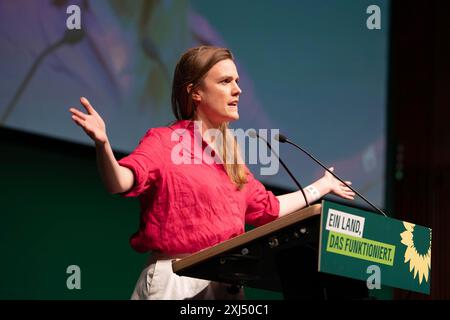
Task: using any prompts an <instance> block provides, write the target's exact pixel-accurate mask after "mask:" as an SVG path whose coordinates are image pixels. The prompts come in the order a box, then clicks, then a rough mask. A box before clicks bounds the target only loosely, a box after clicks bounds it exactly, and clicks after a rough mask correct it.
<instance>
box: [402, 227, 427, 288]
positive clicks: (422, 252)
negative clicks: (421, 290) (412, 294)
mask: <svg viewBox="0 0 450 320" xmlns="http://www.w3.org/2000/svg"><path fill="white" fill-rule="evenodd" d="M403 225H404V226H405V229H406V230H405V231H403V232H402V233H401V234H400V236H401V237H402V241H401V242H402V243H403V244H404V245H405V246H406V251H405V263H408V261H409V271H410V272H412V271H413V269H414V279H415V278H416V276H417V275H419V284H421V283H422V279H423V278H425V281H426V282H428V275H429V273H430V269H431V229H429V228H416V229H415V226H416V225H415V224H413V223H408V222H404V221H403Z"/></svg>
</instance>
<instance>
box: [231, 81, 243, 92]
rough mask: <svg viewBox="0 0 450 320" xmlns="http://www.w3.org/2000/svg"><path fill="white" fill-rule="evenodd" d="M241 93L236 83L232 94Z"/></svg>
mask: <svg viewBox="0 0 450 320" xmlns="http://www.w3.org/2000/svg"><path fill="white" fill-rule="evenodd" d="M241 93H242V90H241V88H240V87H239V85H238V84H237V83H236V85H235V86H234V89H233V94H238V95H240V94H241Z"/></svg>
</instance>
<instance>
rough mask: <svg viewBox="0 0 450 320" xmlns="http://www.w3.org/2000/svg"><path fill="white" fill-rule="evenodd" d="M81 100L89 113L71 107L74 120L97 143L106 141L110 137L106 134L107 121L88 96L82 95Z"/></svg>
mask: <svg viewBox="0 0 450 320" xmlns="http://www.w3.org/2000/svg"><path fill="white" fill-rule="evenodd" d="M80 102H81V104H82V105H83V107H84V108H85V109H86V111H87V114H85V113H83V112H81V111H79V110H77V109H75V108H70V109H69V111H70V112H71V113H72V120H73V121H74V122H75V123H76V124H77V125H79V126H80V127H81V128H83V130H84V132H86V134H87V135H88V136H89V137H90V138H91V139H92V140H94V142H95V143H96V144H104V143H106V142H107V141H108V137H107V135H106V126H105V122H104V121H103V119H102V118H101V117H100V115H99V114H98V113H97V111H95V109H94V108H93V107H92V106H91V104H90V103H89V101H88V100H87V99H86V98H84V97H81V98H80Z"/></svg>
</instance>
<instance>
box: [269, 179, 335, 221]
mask: <svg viewBox="0 0 450 320" xmlns="http://www.w3.org/2000/svg"><path fill="white" fill-rule="evenodd" d="M303 191H304V192H305V195H306V198H307V199H308V203H311V202H314V201H316V200H318V199H319V198H321V197H323V196H324V195H326V194H327V193H328V192H330V189H329V187H327V185H326V183H324V181H323V179H319V180H317V181H316V182H314V183H313V184H311V185H309V186H308V187H306V188H304V189H303ZM277 198H278V201H279V202H280V215H279V216H280V217H282V216H284V215H286V214H289V213H292V212H295V211H297V210H300V209H302V208H304V207H305V206H306V202H305V199H304V197H303V194H302V192H301V191H300V190H299V191H295V192H291V193H287V194H283V195H281V196H277Z"/></svg>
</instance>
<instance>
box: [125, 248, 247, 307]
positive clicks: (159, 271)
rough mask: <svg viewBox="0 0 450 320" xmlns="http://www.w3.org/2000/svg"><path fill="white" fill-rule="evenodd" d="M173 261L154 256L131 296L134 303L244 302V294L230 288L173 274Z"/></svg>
mask: <svg viewBox="0 0 450 320" xmlns="http://www.w3.org/2000/svg"><path fill="white" fill-rule="evenodd" d="M172 260H173V258H168V257H163V258H161V257H155V256H151V257H150V260H149V262H148V266H147V267H146V268H145V269H144V270H143V271H142V273H141V275H140V277H139V279H138V281H137V283H136V287H135V289H134V292H133V294H132V296H131V299H132V300H184V299H194V300H242V299H244V290H243V289H242V288H240V289H239V291H238V292H237V293H236V291H233V290H231V288H230V287H231V286H230V285H229V284H225V283H220V282H214V281H209V280H203V279H196V278H191V277H184V276H179V275H177V274H175V273H174V272H173V271H172Z"/></svg>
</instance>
